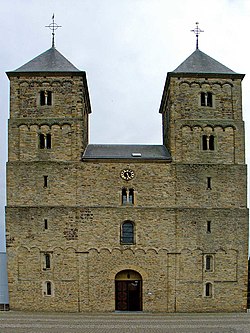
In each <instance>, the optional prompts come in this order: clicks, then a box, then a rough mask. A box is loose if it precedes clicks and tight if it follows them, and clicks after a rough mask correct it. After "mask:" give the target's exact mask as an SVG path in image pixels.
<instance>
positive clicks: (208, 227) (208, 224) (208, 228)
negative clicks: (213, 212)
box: [207, 221, 211, 234]
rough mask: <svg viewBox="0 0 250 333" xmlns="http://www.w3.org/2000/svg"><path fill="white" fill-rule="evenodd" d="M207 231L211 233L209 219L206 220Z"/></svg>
mask: <svg viewBox="0 0 250 333" xmlns="http://www.w3.org/2000/svg"><path fill="white" fill-rule="evenodd" d="M207 233H208V234H211V221H207Z"/></svg>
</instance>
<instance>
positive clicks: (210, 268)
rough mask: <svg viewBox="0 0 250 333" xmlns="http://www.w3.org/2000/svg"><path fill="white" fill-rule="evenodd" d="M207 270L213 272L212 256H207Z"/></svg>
mask: <svg viewBox="0 0 250 333" xmlns="http://www.w3.org/2000/svg"><path fill="white" fill-rule="evenodd" d="M205 270H206V271H207V272H212V271H213V256H211V255H206V256H205Z"/></svg>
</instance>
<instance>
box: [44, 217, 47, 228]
mask: <svg viewBox="0 0 250 333" xmlns="http://www.w3.org/2000/svg"><path fill="white" fill-rule="evenodd" d="M44 229H45V230H47V229H48V220H47V219H44Z"/></svg>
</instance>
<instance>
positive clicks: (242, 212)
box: [6, 46, 248, 312]
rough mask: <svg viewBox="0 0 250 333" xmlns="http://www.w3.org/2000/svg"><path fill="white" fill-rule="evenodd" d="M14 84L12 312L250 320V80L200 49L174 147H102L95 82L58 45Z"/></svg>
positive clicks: (166, 135) (181, 72) (169, 106)
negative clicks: (93, 99)
mask: <svg viewBox="0 0 250 333" xmlns="http://www.w3.org/2000/svg"><path fill="white" fill-rule="evenodd" d="M7 75H8V77H9V80H10V119H9V125H8V136H9V147H8V162H7V207H6V225H7V233H6V238H7V254H8V282H9V303H10V308H11V309H15V310H39V311H65V312H66V311H67V312H97V311H102V312H108V311H109V312H112V311H145V312H209V311H238V312H239V311H246V301H247V258H248V245H247V244H248V209H247V200H246V199H247V188H246V184H247V178H246V177H247V175H246V173H247V169H246V164H245V147H244V122H243V119H242V96H241V81H242V79H243V77H244V75H242V74H237V73H235V72H234V71H232V70H230V69H229V68H227V67H225V66H224V65H222V64H221V63H219V62H217V61H216V60H214V59H213V58H211V57H209V56H208V55H206V54H205V53H203V52H202V51H200V50H199V49H198V48H197V49H196V50H195V51H194V52H193V53H192V54H191V55H190V56H189V57H188V58H187V59H186V60H185V61H184V62H183V63H182V64H181V65H180V66H178V67H177V68H176V69H175V70H174V71H172V72H169V73H168V74H167V78H166V83H165V87H164V90H163V95H162V100H161V104H160V113H161V115H162V130H163V144H162V145H130V144H124V145H120V144H119V145H117V144H90V143H89V140H88V132H89V128H88V124H89V121H88V119H89V115H90V113H91V105H90V97H89V92H88V84H87V79H86V73H85V72H84V71H81V70H78V69H77V68H76V67H75V66H74V65H72V64H71V63H70V62H69V61H68V60H67V59H66V58H65V57H64V56H63V55H62V54H61V53H59V51H58V50H57V49H56V48H55V47H54V46H53V47H52V48H50V49H49V50H47V51H46V52H44V53H42V54H41V55H39V56H38V57H36V58H34V59H33V60H31V61H29V62H28V63H26V64H25V65H23V66H22V67H20V68H18V69H16V70H14V71H10V72H8V73H7ZM135 130H136V128H135Z"/></svg>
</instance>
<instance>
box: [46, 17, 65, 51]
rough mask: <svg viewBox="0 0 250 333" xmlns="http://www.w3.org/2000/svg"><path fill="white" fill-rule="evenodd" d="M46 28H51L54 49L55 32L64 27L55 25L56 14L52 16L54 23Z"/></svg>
mask: <svg viewBox="0 0 250 333" xmlns="http://www.w3.org/2000/svg"><path fill="white" fill-rule="evenodd" d="M45 27H46V28H50V30H52V47H55V30H56V29H58V28H61V27H62V26H61V25H57V24H56V23H55V14H53V16H52V23H50V24H49V25H46V26H45Z"/></svg>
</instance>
